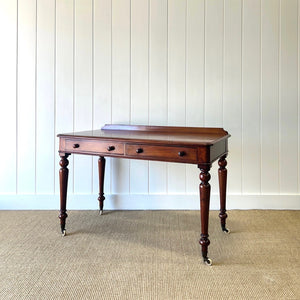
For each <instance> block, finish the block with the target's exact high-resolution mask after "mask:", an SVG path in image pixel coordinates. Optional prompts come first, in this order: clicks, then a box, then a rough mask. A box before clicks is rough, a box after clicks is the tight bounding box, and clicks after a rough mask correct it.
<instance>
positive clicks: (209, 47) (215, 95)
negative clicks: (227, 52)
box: [204, 0, 224, 127]
mask: <svg viewBox="0 0 300 300" xmlns="http://www.w3.org/2000/svg"><path fill="white" fill-rule="evenodd" d="M223 10H224V7H223V1H218V0H211V1H206V5H205V116H204V119H205V126H208V127H220V126H222V124H223V103H222V100H223V97H222V96H223V95H222V89H223V86H222V76H223V22H224V21H223Z"/></svg>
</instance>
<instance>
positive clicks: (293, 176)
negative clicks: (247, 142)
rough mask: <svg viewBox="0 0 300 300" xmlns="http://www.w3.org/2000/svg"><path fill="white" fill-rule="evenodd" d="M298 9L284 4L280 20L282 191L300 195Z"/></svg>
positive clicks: (287, 3) (286, 2)
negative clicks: (299, 169)
mask: <svg viewBox="0 0 300 300" xmlns="http://www.w3.org/2000/svg"><path fill="white" fill-rule="evenodd" d="M297 12H298V6H297V1H296V0H291V1H281V19H280V91H279V95H280V96H279V97H280V100H279V102H280V104H279V105H280V115H279V122H280V129H279V130H280V172H279V174H280V179H279V180H280V192H281V193H297V192H298V166H297V161H298V153H297V149H298V143H297V139H298V132H297V130H296V128H297V127H298V90H297V88H298V78H297V77H298V70H297V63H298V43H297V37H298V32H297V30H298V26H297V20H298V15H297Z"/></svg>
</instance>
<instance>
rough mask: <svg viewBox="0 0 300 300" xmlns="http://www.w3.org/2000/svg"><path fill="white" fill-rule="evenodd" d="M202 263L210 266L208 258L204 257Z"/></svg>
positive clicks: (210, 262) (210, 261)
mask: <svg viewBox="0 0 300 300" xmlns="http://www.w3.org/2000/svg"><path fill="white" fill-rule="evenodd" d="M203 261H204V263H205V264H206V265H207V266H212V260H211V259H210V258H208V257H205V258H203Z"/></svg>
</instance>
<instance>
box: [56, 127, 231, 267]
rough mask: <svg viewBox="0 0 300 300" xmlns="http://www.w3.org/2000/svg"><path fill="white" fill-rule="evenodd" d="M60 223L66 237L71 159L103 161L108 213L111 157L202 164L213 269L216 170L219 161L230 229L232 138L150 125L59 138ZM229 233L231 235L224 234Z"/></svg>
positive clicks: (213, 131)
mask: <svg viewBox="0 0 300 300" xmlns="http://www.w3.org/2000/svg"><path fill="white" fill-rule="evenodd" d="M58 137H59V153H60V156H61V161H60V165H61V169H60V199H61V200H60V201H61V202H60V215H59V218H60V221H61V229H62V232H64V231H65V219H66V217H67V213H66V198H67V183H68V169H67V165H68V160H67V157H68V155H70V154H71V153H74V154H86V155H98V156H100V158H99V160H98V167H99V197H98V200H99V206H100V211H102V210H103V201H104V199H105V197H104V190H103V187H104V174H105V158H104V157H105V156H108V157H119V158H134V159H141V160H156V161H166V162H178V163H189V164H196V165H198V167H199V168H200V170H201V173H200V180H201V183H200V186H199V189H200V207H201V238H200V241H199V243H200V244H201V246H202V256H203V259H204V261H205V262H206V263H208V264H210V262H211V261H210V259H209V258H208V257H207V250H208V245H209V244H210V241H209V239H208V237H209V235H208V219H209V202H210V184H209V180H210V174H209V170H210V168H211V164H212V163H213V162H214V161H215V160H217V159H219V167H220V168H219V188H220V203H221V205H220V215H219V216H220V219H221V225H222V229H223V230H224V229H226V227H225V219H226V217H227V214H226V178H227V170H226V164H227V162H226V159H225V158H226V155H227V153H228V138H229V137H230V135H229V134H228V132H227V131H225V130H224V129H222V128H198V127H168V126H144V125H105V126H104V127H103V128H102V129H101V130H91V131H84V132H77V133H68V134H59V135H58ZM224 231H226V230H224Z"/></svg>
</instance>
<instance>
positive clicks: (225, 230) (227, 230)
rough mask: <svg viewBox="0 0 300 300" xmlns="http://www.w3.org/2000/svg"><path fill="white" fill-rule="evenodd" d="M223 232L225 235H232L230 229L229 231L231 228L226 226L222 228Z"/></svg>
mask: <svg viewBox="0 0 300 300" xmlns="http://www.w3.org/2000/svg"><path fill="white" fill-rule="evenodd" d="M222 231H223V232H224V233H225V234H229V233H230V229H229V228H226V227H225V226H224V227H223V226H222Z"/></svg>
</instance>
